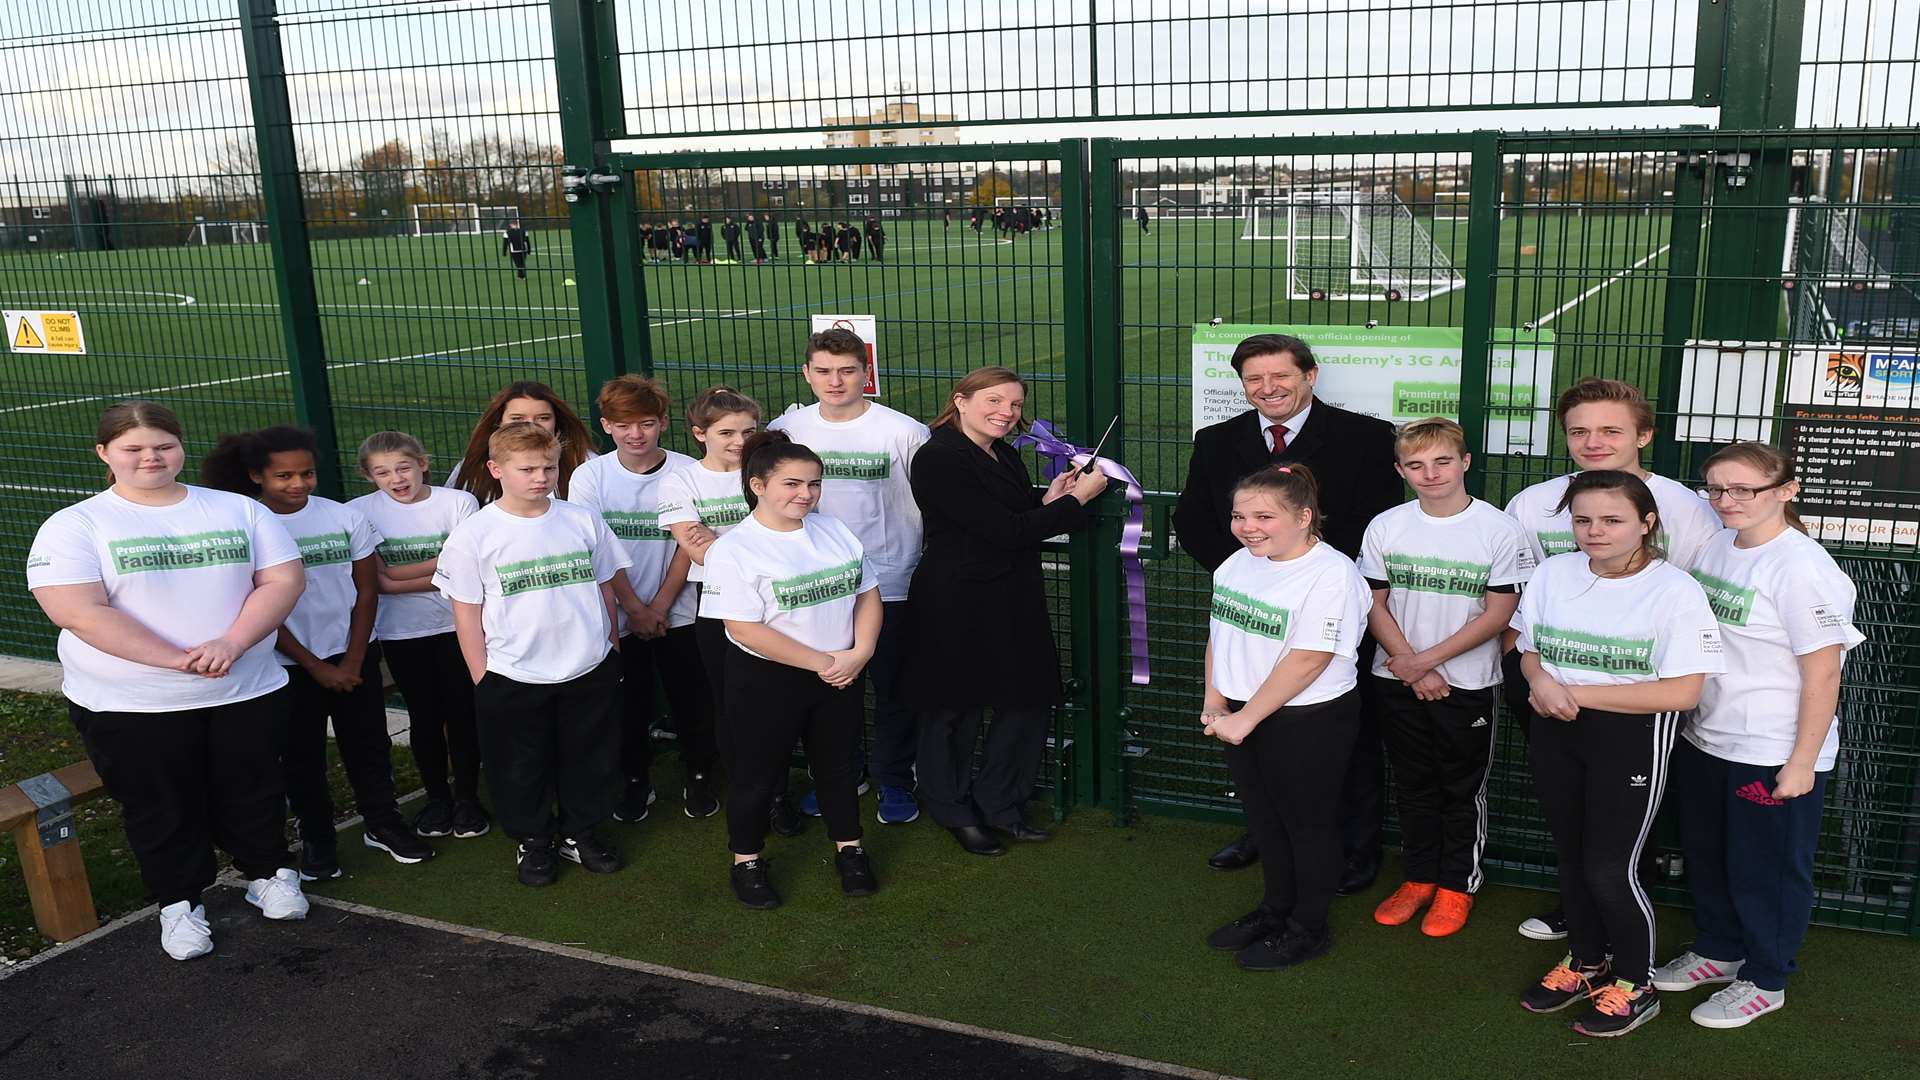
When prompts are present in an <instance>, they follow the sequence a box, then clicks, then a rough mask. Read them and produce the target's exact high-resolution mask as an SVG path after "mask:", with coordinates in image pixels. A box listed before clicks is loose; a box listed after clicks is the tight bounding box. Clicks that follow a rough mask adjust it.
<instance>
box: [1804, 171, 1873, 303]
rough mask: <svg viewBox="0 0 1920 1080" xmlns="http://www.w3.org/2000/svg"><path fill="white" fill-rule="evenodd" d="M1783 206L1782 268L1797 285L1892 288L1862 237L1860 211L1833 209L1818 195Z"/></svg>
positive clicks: (1838, 287) (1853, 208)
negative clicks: (1784, 223) (1783, 253)
mask: <svg viewBox="0 0 1920 1080" xmlns="http://www.w3.org/2000/svg"><path fill="white" fill-rule="evenodd" d="M1787 202H1788V204H1789V205H1788V207H1787V249H1786V265H1785V266H1784V267H1782V268H1781V269H1783V270H1784V271H1785V272H1786V274H1787V275H1788V277H1789V278H1790V279H1792V280H1793V281H1795V282H1796V284H1799V285H1810V286H1814V287H1818V288H1829V289H1853V290H1856V291H1859V290H1865V289H1884V288H1887V287H1888V286H1890V285H1892V284H1893V277H1892V275H1890V274H1888V273H1887V271H1886V268H1885V267H1883V266H1881V265H1880V260H1879V259H1877V258H1875V257H1874V254H1873V249H1872V248H1870V247H1868V246H1867V242H1866V240H1865V239H1863V238H1862V237H1861V235H1860V210H1859V208H1857V207H1836V206H1831V205H1829V204H1828V203H1827V200H1825V199H1823V198H1821V197H1820V196H1818V195H1811V196H1808V197H1806V198H1789V199H1788V200H1787Z"/></svg>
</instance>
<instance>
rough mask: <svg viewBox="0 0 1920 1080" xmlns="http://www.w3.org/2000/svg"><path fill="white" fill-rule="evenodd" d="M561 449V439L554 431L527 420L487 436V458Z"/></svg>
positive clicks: (495, 458)
mask: <svg viewBox="0 0 1920 1080" xmlns="http://www.w3.org/2000/svg"><path fill="white" fill-rule="evenodd" d="M559 449H560V439H559V437H558V436H556V435H554V433H553V432H551V431H548V430H547V429H546V428H543V427H541V426H540V425H539V424H531V423H527V422H525V421H522V422H521V423H517V424H508V425H507V426H505V427H503V428H500V429H498V430H497V431H495V432H494V433H493V434H492V435H489V436H487V460H488V461H495V462H498V461H503V460H505V459H506V457H507V455H509V454H518V453H523V452H527V451H532V452H535V453H541V454H551V453H555V452H556V451H558V450H559Z"/></svg>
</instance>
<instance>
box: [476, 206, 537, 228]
mask: <svg viewBox="0 0 1920 1080" xmlns="http://www.w3.org/2000/svg"><path fill="white" fill-rule="evenodd" d="M515 221H518V222H520V227H521V228H523V229H524V228H526V227H527V223H526V221H525V220H524V219H522V218H521V217H520V208H519V207H517V206H483V207H481V208H480V231H481V232H483V233H504V232H506V231H507V226H509V225H511V224H513V223H514V222H515Z"/></svg>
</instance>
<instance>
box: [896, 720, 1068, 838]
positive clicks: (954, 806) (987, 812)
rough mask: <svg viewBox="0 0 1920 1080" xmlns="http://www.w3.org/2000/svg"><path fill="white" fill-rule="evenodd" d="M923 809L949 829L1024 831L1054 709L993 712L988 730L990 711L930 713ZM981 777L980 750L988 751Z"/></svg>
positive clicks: (924, 729) (923, 751)
mask: <svg viewBox="0 0 1920 1080" xmlns="http://www.w3.org/2000/svg"><path fill="white" fill-rule="evenodd" d="M917 719H918V722H919V725H920V747H919V756H918V759H917V760H916V761H915V763H914V773H915V775H916V776H918V777H919V790H918V792H917V794H918V795H919V798H920V806H921V808H922V809H924V810H925V811H926V812H927V816H928V817H931V818H932V819H933V820H935V821H937V822H939V823H940V824H941V825H942V826H944V827H946V828H949V829H958V828H964V827H966V826H968V825H999V826H1002V827H1005V828H1012V827H1013V826H1015V825H1020V824H1024V823H1025V821H1026V819H1025V817H1024V816H1023V814H1024V811H1025V808H1026V805H1027V800H1028V799H1030V798H1032V797H1033V785H1034V782H1035V781H1037V780H1038V779H1039V778H1040V759H1041V758H1043V757H1045V756H1046V752H1047V730H1048V727H1049V726H1050V724H1051V722H1052V720H1053V709H1052V707H1051V706H1047V705H1021V706H1018V707H1010V706H1001V705H995V706H993V722H992V723H990V724H989V723H987V707H986V706H984V705H981V706H974V707H971V708H965V709H930V710H924V711H922V712H920V713H919V714H918V718H917ZM982 725H985V726H986V729H987V737H986V742H985V745H984V746H982V747H981V750H980V771H979V773H978V774H976V773H975V772H974V770H973V751H974V747H975V746H976V745H979V744H980V741H981V740H980V728H981V726H982Z"/></svg>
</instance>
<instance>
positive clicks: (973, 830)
mask: <svg viewBox="0 0 1920 1080" xmlns="http://www.w3.org/2000/svg"><path fill="white" fill-rule="evenodd" d="M947 831H948V832H950V833H952V834H953V838H954V839H955V840H958V841H960V846H961V847H962V848H964V849H966V852H967V854H969V855H1005V854H1006V853H1007V849H1006V848H1003V847H1001V846H1000V841H998V840H995V839H994V838H993V834H992V833H989V832H988V831H987V830H985V829H983V828H981V827H980V826H978V825H959V826H955V827H953V828H950V829H948V830H947Z"/></svg>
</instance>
